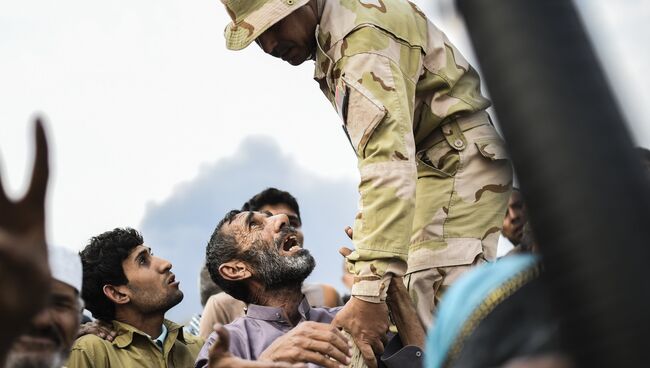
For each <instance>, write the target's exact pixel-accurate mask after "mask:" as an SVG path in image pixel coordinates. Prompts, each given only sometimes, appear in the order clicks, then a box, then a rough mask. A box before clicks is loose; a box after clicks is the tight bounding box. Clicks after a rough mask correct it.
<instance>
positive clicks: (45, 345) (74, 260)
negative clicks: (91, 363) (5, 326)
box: [5, 247, 83, 368]
mask: <svg viewBox="0 0 650 368" xmlns="http://www.w3.org/2000/svg"><path fill="white" fill-rule="evenodd" d="M48 260H49V265H50V270H51V272H52V281H51V286H50V298H49V301H48V303H47V305H46V306H45V308H43V309H42V310H41V311H40V312H39V313H37V314H36V316H34V318H32V320H31V321H30V324H29V327H28V329H27V330H26V331H25V332H24V333H23V334H22V335H21V336H20V337H19V338H18V339H17V340H16V341H15V342H14V344H13V346H12V347H11V350H10V351H9V355H8V357H7V362H6V365H5V367H6V368H54V367H56V368H59V367H61V366H62V365H63V363H65V361H66V359H67V357H68V354H69V353H70V348H71V347H72V344H73V343H74V340H75V337H76V335H77V330H78V328H79V321H80V318H81V311H82V310H83V303H82V301H81V298H80V296H79V292H80V290H81V277H82V276H81V260H80V259H79V255H77V254H76V253H74V252H72V251H70V250H67V249H65V248H62V247H50V248H49V254H48Z"/></svg>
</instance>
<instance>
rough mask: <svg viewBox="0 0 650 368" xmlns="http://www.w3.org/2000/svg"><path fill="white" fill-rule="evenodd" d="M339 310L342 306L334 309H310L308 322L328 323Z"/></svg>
mask: <svg viewBox="0 0 650 368" xmlns="http://www.w3.org/2000/svg"><path fill="white" fill-rule="evenodd" d="M341 309H343V307H342V306H341V307H334V308H321V307H316V308H311V311H310V312H309V320H310V321H313V322H323V323H330V322H332V320H333V319H334V317H335V316H336V314H337V313H338V312H339V311H340V310H341Z"/></svg>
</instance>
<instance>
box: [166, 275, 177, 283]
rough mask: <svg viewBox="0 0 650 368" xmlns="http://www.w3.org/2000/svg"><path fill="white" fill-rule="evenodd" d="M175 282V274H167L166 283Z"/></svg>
mask: <svg viewBox="0 0 650 368" xmlns="http://www.w3.org/2000/svg"><path fill="white" fill-rule="evenodd" d="M175 282H176V275H174V274H173V273H172V275H171V276H169V279H168V280H167V283H168V284H173V283H175Z"/></svg>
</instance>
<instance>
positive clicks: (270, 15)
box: [221, 0, 309, 50]
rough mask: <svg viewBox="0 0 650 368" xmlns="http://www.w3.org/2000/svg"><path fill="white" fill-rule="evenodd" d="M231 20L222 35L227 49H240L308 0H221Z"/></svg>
mask: <svg viewBox="0 0 650 368" xmlns="http://www.w3.org/2000/svg"><path fill="white" fill-rule="evenodd" d="M221 2H223V5H225V6H226V10H227V11H228V15H230V18H231V19H232V22H231V23H230V24H228V25H227V26H226V30H225V31H224V36H225V38H226V47H227V48H228V49H229V50H242V49H244V48H245V47H246V46H248V45H250V43H251V42H253V41H254V40H255V39H256V38H257V37H259V35H261V34H262V33H264V31H266V30H267V29H269V28H270V27H271V26H273V25H274V24H275V23H277V22H279V21H280V20H281V19H282V18H284V17H286V16H287V15H289V14H291V13H292V12H293V11H294V10H296V9H298V8H300V7H301V6H303V5H305V4H307V3H308V2H309V0H221Z"/></svg>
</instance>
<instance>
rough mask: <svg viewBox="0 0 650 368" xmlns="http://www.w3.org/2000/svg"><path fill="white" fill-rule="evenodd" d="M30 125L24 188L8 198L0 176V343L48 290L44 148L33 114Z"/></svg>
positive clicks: (33, 310) (34, 310) (17, 328)
mask: <svg viewBox="0 0 650 368" xmlns="http://www.w3.org/2000/svg"><path fill="white" fill-rule="evenodd" d="M35 125H36V132H35V136H36V155H35V160H34V168H33V170H32V178H31V182H30V185H29V189H28V190H27V193H26V194H25V195H24V197H23V198H22V199H20V200H18V201H12V200H11V199H9V198H8V197H7V195H6V193H5V191H4V188H3V187H2V181H1V180H0V325H2V326H3V331H5V332H3V333H2V335H3V336H2V338H0V345H2V344H3V343H5V342H6V341H10V340H11V339H13V338H14V337H15V336H17V335H18V334H20V333H21V332H22V330H23V329H24V328H26V327H27V324H28V321H29V320H30V319H31V318H32V316H34V315H35V314H36V313H37V312H38V311H40V310H41V309H42V308H43V307H44V306H45V302H46V300H47V298H48V293H49V285H50V278H51V276H50V269H49V266H48V262H47V245H46V242H45V193H46V189H47V181H48V176H49V165H48V152H47V141H46V138H45V132H44V130H43V125H42V123H41V121H40V120H38V119H37V120H36V124H35ZM0 179H1V178H0ZM10 335H11V336H10ZM9 345H11V344H9Z"/></svg>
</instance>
